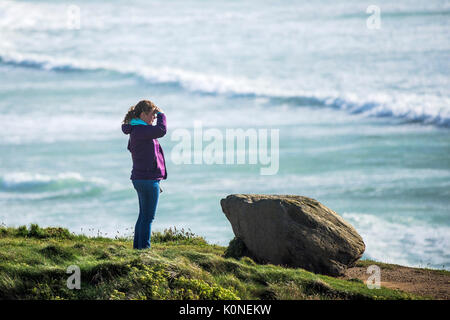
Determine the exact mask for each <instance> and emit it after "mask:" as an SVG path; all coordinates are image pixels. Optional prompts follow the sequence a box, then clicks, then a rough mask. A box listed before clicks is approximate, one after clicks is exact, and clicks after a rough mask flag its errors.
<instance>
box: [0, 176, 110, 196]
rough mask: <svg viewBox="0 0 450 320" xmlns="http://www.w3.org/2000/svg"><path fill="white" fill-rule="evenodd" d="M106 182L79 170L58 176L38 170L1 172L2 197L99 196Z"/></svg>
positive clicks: (0, 193)
mask: <svg viewBox="0 0 450 320" xmlns="http://www.w3.org/2000/svg"><path fill="white" fill-rule="evenodd" d="M105 185H106V182H105V181H103V180H102V179H98V178H90V179H86V178H83V177H82V176H81V175H80V174H79V173H77V172H63V173H59V174H57V175H55V176H49V175H44V174H39V173H29V172H13V173H7V174H5V175H3V176H0V198H2V199H3V200H49V199H60V198H79V197H89V196H97V195H99V194H100V193H102V192H103V189H104V187H105Z"/></svg>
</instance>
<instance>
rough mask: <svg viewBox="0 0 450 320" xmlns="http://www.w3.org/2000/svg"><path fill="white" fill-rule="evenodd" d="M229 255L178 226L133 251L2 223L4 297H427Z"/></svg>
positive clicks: (122, 242)
mask: <svg viewBox="0 0 450 320" xmlns="http://www.w3.org/2000/svg"><path fill="white" fill-rule="evenodd" d="M229 251H230V250H227V247H222V246H219V245H213V244H209V243H207V242H206V241H205V240H204V239H203V238H202V237H199V236H196V235H194V234H192V233H191V232H186V231H184V230H176V229H168V230H165V231H164V232H157V233H153V234H152V248H151V249H146V250H133V249H132V241H131V239H130V238H126V237H116V238H115V239H111V238H105V237H100V236H98V237H88V236H85V235H75V234H72V233H70V232H69V231H68V230H67V229H63V228H40V227H39V226H38V225H35V224H33V225H31V226H30V227H29V228H27V227H26V226H22V227H19V228H11V227H5V226H0V299H208V300H210V299H227V300H233V299H241V300H255V299H283V300H286V299H424V298H425V297H420V296H416V295H412V294H410V293H406V292H402V291H399V290H391V289H387V288H383V287H382V288H381V289H369V288H368V287H367V286H366V284H364V283H363V281H361V280H359V279H350V280H343V279H338V278H333V277H328V276H324V275H318V274H314V273H311V272H308V271H305V270H303V269H294V268H286V267H282V266H275V265H271V264H266V265H262V264H257V263H255V262H254V261H253V260H251V259H250V258H248V257H242V258H238V259H236V258H231V257H229V256H230V252H229ZM359 263H361V264H362V265H365V264H368V263H370V261H367V260H366V261H361V262H359ZM71 265H76V266H78V267H79V268H80V275H81V288H80V289H76V288H75V289H69V288H68V287H67V279H68V278H69V277H70V276H71V273H67V269H68V267H69V266H71ZM385 266H389V265H385Z"/></svg>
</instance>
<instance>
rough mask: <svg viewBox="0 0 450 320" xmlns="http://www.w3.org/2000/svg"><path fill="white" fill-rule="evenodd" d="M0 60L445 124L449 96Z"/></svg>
mask: <svg viewBox="0 0 450 320" xmlns="http://www.w3.org/2000/svg"><path fill="white" fill-rule="evenodd" d="M0 62H3V63H6V64H14V65H18V66H23V67H34V68H41V69H43V70H56V71H69V70H72V71H98V70H107V71H110V72H114V73H119V74H123V75H130V76H136V77H140V78H142V79H145V80H146V81H149V82H150V83H153V84H172V85H176V86H179V87H181V88H184V89H185V90H189V91H192V92H200V93H207V94H226V95H236V96H241V95H247V96H253V97H255V98H272V99H273V101H277V102H278V103H289V104H294V105H295V104H297V105H318V106H328V107H334V108H337V109H341V110H345V111H347V112H349V113H361V114H364V115H366V116H377V117H395V118H401V119H405V120H407V121H411V122H422V123H425V124H434V125H439V126H445V127H450V98H449V97H445V96H443V97H439V96H433V95H418V94H415V93H408V94H404V93H399V94H397V95H395V96H391V95H386V94H370V95H368V96H365V97H361V96H360V95H358V94H355V93H336V92H328V93H327V92H321V91H318V92H306V91H304V90H285V89H283V88H277V87H276V86H274V85H273V84H272V83H271V82H270V81H269V80H265V79H258V80H254V79H253V80H251V79H247V78H245V77H239V78H238V77H226V76H221V75H218V74H207V73H199V72H193V71H187V70H183V69H177V68H171V67H159V68H153V67H148V66H133V65H124V64H118V63H114V62H97V61H92V60H84V59H73V58H56V57H52V56H46V55H41V54H22V53H18V52H7V53H4V52H0Z"/></svg>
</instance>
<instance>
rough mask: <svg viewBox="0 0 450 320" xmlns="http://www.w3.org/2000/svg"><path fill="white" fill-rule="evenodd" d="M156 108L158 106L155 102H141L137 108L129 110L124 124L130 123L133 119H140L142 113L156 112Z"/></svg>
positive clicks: (133, 107)
mask: <svg viewBox="0 0 450 320" xmlns="http://www.w3.org/2000/svg"><path fill="white" fill-rule="evenodd" d="M156 108H157V106H156V105H155V104H154V103H153V102H151V101H149V100H141V101H139V102H138V103H137V104H136V105H135V106H132V107H131V108H130V109H128V112H127V114H126V115H125V118H123V121H122V122H123V123H130V121H131V119H133V118H139V117H140V115H141V113H142V112H145V113H146V114H148V113H149V112H153V111H155V109H156Z"/></svg>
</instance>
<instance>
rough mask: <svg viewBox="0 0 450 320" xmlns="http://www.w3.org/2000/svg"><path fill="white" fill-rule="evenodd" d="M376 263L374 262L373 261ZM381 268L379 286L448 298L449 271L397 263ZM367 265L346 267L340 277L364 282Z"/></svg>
mask: <svg viewBox="0 0 450 320" xmlns="http://www.w3.org/2000/svg"><path fill="white" fill-rule="evenodd" d="M374 264H376V263H374ZM379 266H380V269H381V278H380V280H381V286H383V287H386V288H390V289H399V290H402V291H405V292H410V293H413V294H416V295H421V296H428V297H432V298H434V299H444V300H449V299H450V273H448V272H444V271H439V270H430V269H419V268H409V267H403V266H398V265H389V267H383V264H380V265H379ZM366 272H367V267H365V266H364V267H362V266H357V267H353V268H349V269H347V271H346V273H345V276H343V277H340V278H342V279H347V280H348V279H354V278H357V279H360V280H362V281H363V282H364V283H366V281H367V279H368V278H369V277H370V275H371V274H368V273H366Z"/></svg>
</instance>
